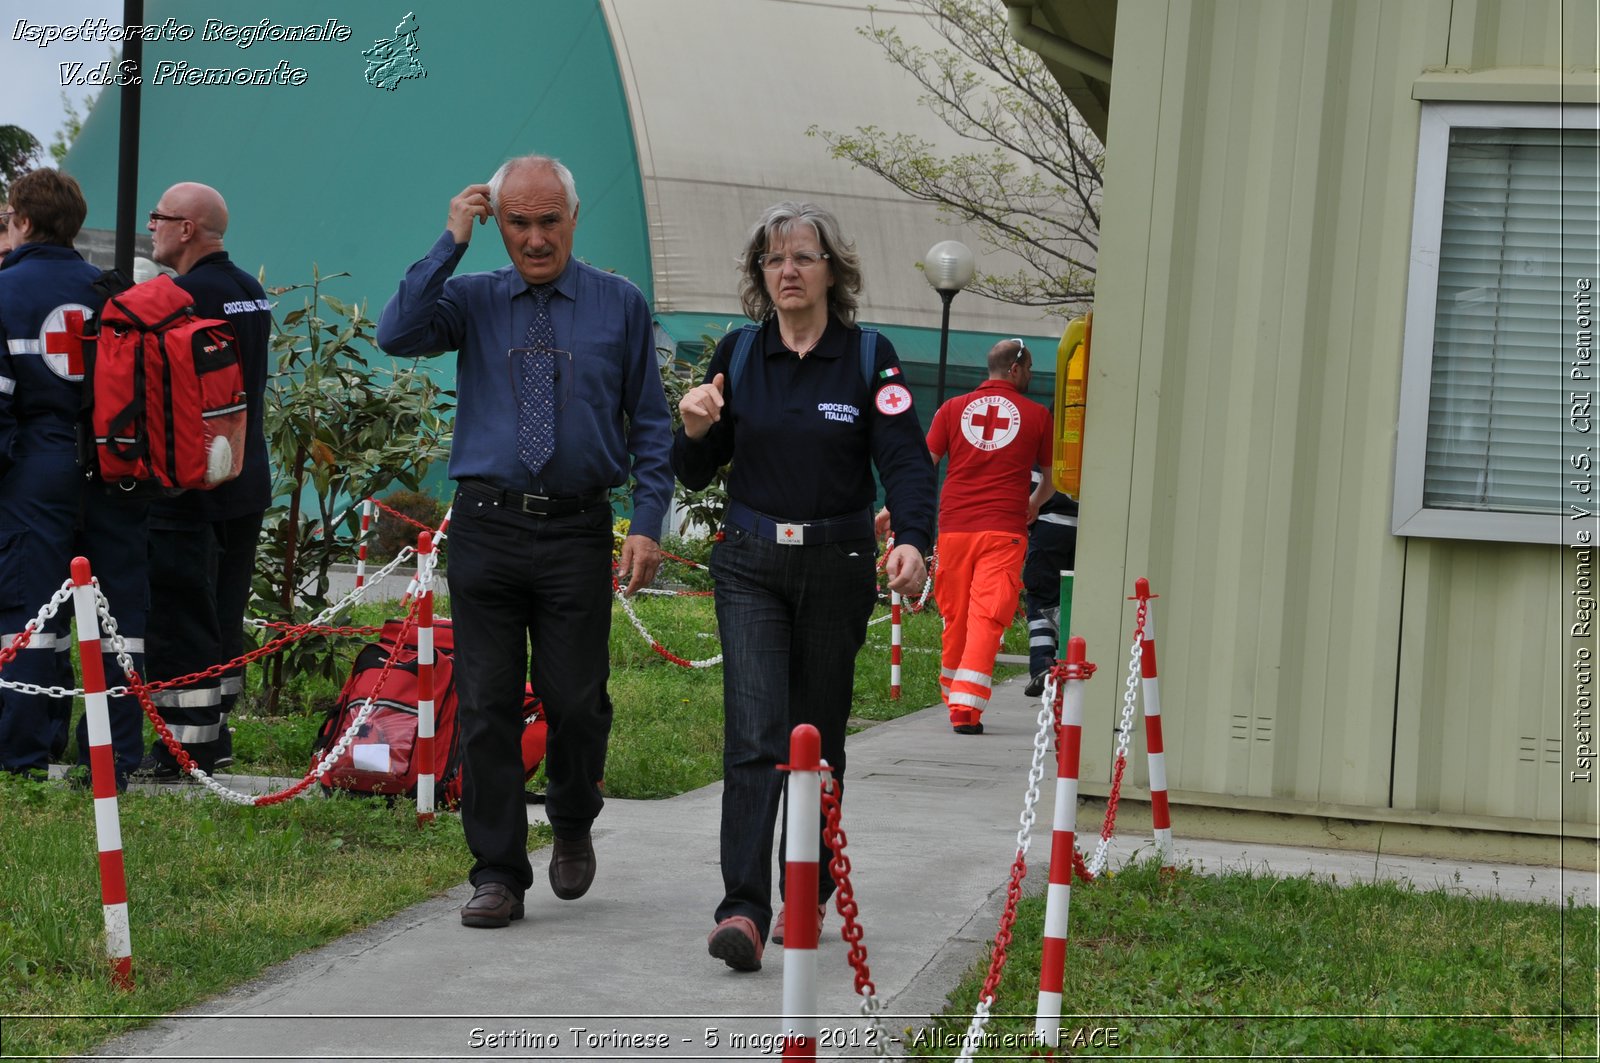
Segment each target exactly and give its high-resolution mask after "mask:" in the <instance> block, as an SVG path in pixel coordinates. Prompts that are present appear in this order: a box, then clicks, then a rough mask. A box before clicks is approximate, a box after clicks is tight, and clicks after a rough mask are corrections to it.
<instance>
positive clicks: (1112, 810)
mask: <svg viewBox="0 0 1600 1063" xmlns="http://www.w3.org/2000/svg"><path fill="white" fill-rule="evenodd" d="M1146 608H1147V607H1146V605H1145V603H1144V602H1140V603H1139V614H1138V620H1137V623H1135V624H1134V631H1133V646H1132V648H1131V649H1130V650H1129V652H1128V681H1127V684H1126V686H1125V687H1124V689H1123V691H1122V723H1121V725H1120V726H1119V727H1118V728H1117V755H1116V759H1115V761H1114V764H1115V765H1116V768H1115V772H1116V774H1115V780H1116V781H1115V782H1114V783H1113V785H1112V791H1111V797H1110V798H1109V799H1108V800H1107V802H1106V824H1105V829H1103V830H1102V831H1101V832H1100V840H1099V841H1098V842H1096V843H1095V847H1094V855H1093V856H1091V857H1090V858H1089V874H1090V875H1091V876H1098V875H1099V874H1100V872H1101V871H1103V870H1105V866H1106V851H1107V850H1108V849H1109V848H1110V847H1111V832H1112V830H1113V828H1114V827H1115V825H1116V814H1117V794H1118V791H1119V790H1120V789H1121V786H1120V783H1121V781H1122V768H1123V766H1124V765H1126V764H1127V763H1128V742H1129V740H1130V739H1131V738H1132V737H1133V710H1134V705H1135V702H1137V700H1138V697H1139V693H1138V692H1139V653H1140V649H1141V647H1142V645H1143V643H1144V618H1145V610H1146Z"/></svg>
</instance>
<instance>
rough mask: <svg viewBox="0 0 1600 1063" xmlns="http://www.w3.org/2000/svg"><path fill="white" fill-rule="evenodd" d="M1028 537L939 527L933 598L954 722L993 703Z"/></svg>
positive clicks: (943, 687)
mask: <svg viewBox="0 0 1600 1063" xmlns="http://www.w3.org/2000/svg"><path fill="white" fill-rule="evenodd" d="M1027 552H1028V537H1027V536H1026V535H1018V534H1016V533H1015V532H999V531H976V532H940V533H939V567H938V570H937V571H936V572H935V573H934V577H933V594H934V599H935V600H936V601H937V602H938V604H939V613H940V615H942V616H943V617H944V642H943V649H942V650H941V651H940V662H939V663H940V669H939V688H940V692H941V693H942V695H943V697H944V703H945V707H946V708H948V709H949V710H950V723H951V725H952V726H961V725H964V724H976V723H978V722H980V721H981V720H982V718H983V709H984V706H986V705H988V704H989V689H990V687H991V686H992V685H993V682H994V659H995V655H996V654H998V653H999V652H1000V639H1001V637H1002V636H1003V635H1004V634H1005V630H1006V628H1007V627H1009V626H1010V624H1011V619H1012V617H1014V616H1015V615H1016V613H1017V595H1018V593H1019V592H1020V591H1021V590H1022V561H1023V558H1024V557H1025V556H1026V554H1027Z"/></svg>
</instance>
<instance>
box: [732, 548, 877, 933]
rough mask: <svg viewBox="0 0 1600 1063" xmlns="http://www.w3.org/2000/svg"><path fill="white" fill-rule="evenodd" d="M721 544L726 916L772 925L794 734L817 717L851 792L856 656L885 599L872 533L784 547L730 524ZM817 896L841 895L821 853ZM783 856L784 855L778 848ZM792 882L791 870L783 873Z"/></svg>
mask: <svg viewBox="0 0 1600 1063" xmlns="http://www.w3.org/2000/svg"><path fill="white" fill-rule="evenodd" d="M723 534H724V538H723V540H722V542H720V543H718V544H717V545H716V546H715V547H714V548H713V549H712V551H711V575H712V578H713V579H715V580H716V606H717V628H718V630H719V631H720V632H721V635H722V653H723V662H722V670H723V671H722V704H723V750H722V769H723V784H722V846H721V848H722V883H723V890H724V896H723V898H722V903H721V904H719V905H718V906H717V912H716V918H717V920H718V921H719V922H720V921H721V920H723V919H726V918H728V917H729V916H732V915H742V916H746V917H747V918H749V919H750V920H752V921H753V922H754V923H755V924H756V927H757V929H758V931H759V932H760V934H761V935H762V937H763V939H764V938H765V937H766V933H767V928H768V926H769V925H770V924H771V922H772V836H773V830H774V826H775V824H776V822H777V818H778V812H779V806H780V804H781V800H780V799H781V797H782V795H783V792H784V783H785V780H786V779H787V776H786V775H785V774H784V773H783V772H781V771H779V770H778V765H779V764H783V763H787V762H788V759H789V732H790V731H791V730H793V729H794V727H796V726H797V725H799V724H802V723H809V724H812V725H813V726H815V727H816V728H817V730H818V732H819V733H820V734H821V736H822V756H823V758H824V759H825V760H826V761H827V762H828V765H829V767H830V768H831V769H832V771H833V777H834V779H835V780H837V781H838V783H839V785H840V787H841V789H840V791H839V792H840V794H841V796H842V785H843V779H844V767H845V755H844V734H845V725H846V723H847V722H848V720H849V718H850V698H851V692H852V690H853V688H854V685H855V670H856V654H857V653H858V652H859V651H860V649H861V645H862V643H863V642H865V641H866V637H867V617H868V616H869V615H870V614H871V612H872V606H873V602H874V601H875V600H876V598H877V586H876V580H875V577H874V568H875V560H874V553H875V549H874V544H873V543H872V541H871V540H863V541H861V542H852V543H834V544H827V545H821V546H780V545H778V544H777V543H774V542H769V541H768V540H766V539H762V538H759V537H758V536H755V535H752V534H749V533H747V532H744V531H740V530H739V529H737V528H727V529H725V530H724V533H723ZM820 853H821V860H822V861H823V864H822V867H821V868H820V870H819V876H818V879H819V896H818V900H819V901H826V900H827V899H828V898H829V897H830V896H832V895H833V879H832V876H831V875H830V874H829V873H828V868H827V863H826V861H827V860H828V858H829V851H828V849H827V848H826V847H824V848H823V849H821V850H820ZM779 857H780V862H781V859H782V854H781V853H780V854H779ZM778 881H779V889H780V890H781V889H782V882H783V877H782V872H781V871H780V873H779V880H778Z"/></svg>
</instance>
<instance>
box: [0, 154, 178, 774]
mask: <svg viewBox="0 0 1600 1063" xmlns="http://www.w3.org/2000/svg"><path fill="white" fill-rule="evenodd" d="M9 210H10V215H11V216H10V218H9V219H8V222H9V226H10V235H11V241H12V243H13V245H14V246H13V249H12V250H11V251H10V252H9V253H8V254H7V255H6V257H5V261H4V263H3V264H0V341H3V348H0V632H3V636H0V638H3V642H4V644H5V645H7V646H9V645H12V644H14V642H15V640H16V638H17V636H18V635H19V634H20V633H21V631H22V628H23V626H24V625H25V624H26V623H27V621H28V620H30V619H32V618H33V617H34V616H36V615H37V614H38V612H39V610H40V607H41V606H43V605H44V604H45V603H46V602H47V601H49V599H50V597H51V595H53V594H54V593H55V592H56V591H57V590H58V589H60V587H61V585H62V584H63V583H64V582H65V581H66V580H67V579H68V577H69V576H70V571H69V567H70V563H71V560H72V558H73V557H74V556H75V555H79V554H81V555H83V556H86V557H87V558H88V559H89V563H90V565H91V567H92V569H93V571H94V574H95V575H96V576H97V577H98V578H99V580H100V588H101V591H102V593H104V594H105V596H106V598H107V599H108V600H109V602H110V611H111V615H112V617H113V619H114V620H115V622H116V624H117V628H118V631H119V632H120V633H121V635H122V636H123V638H124V640H125V643H126V647H127V649H128V650H129V652H130V653H131V654H132V656H133V664H134V667H135V668H140V669H142V668H143V666H144V662H143V655H144V623H145V608H146V603H147V598H148V593H149V592H148V587H147V581H146V576H145V529H146V519H147V516H148V512H149V504H148V503H146V502H142V501H135V500H130V499H126V498H119V497H116V496H115V495H112V494H109V493H107V491H106V489H105V488H104V486H103V485H102V484H100V483H99V482H98V481H90V480H88V479H85V477H84V475H83V469H82V468H81V466H80V465H79V462H78V426H79V412H80V408H81V406H82V401H83V350H82V343H81V336H82V332H83V328H84V326H85V324H86V323H88V322H89V321H91V320H92V319H93V318H94V316H95V314H96V313H97V312H98V311H99V309H100V306H101V303H102V302H103V299H102V297H101V296H100V295H99V294H98V293H97V292H96V291H95V288H94V287H93V285H94V282H95V280H96V278H98V277H99V275H100V271H99V270H97V269H95V268H94V267H93V266H91V265H89V263H87V262H85V261H84V260H83V259H82V257H80V256H79V255H78V253H77V252H76V251H74V250H73V249H72V241H73V240H74V239H75V238H76V237H77V235H78V230H79V229H80V228H81V227H82V226H83V219H84V218H85V217H86V216H87V214H88V206H87V205H86V204H85V203H84V199H83V193H82V191H81V190H79V188H78V183H77V182H76V181H74V180H73V179H72V178H71V177H69V176H67V175H66V174H63V173H60V172H59V171H57V170H52V169H40V170H34V171H33V172H31V173H28V174H24V175H23V176H22V177H20V178H18V179H17V181H16V183H14V184H13V185H12V186H11V190H10V203H9ZM69 618H70V606H66V605H64V606H63V607H62V608H61V609H59V610H58V611H57V613H56V616H55V619H54V620H53V621H52V622H51V624H50V625H49V626H48V627H47V628H46V629H44V630H41V631H39V632H37V633H36V634H35V635H34V636H33V637H32V639H30V640H29V642H28V645H27V647H26V648H25V649H23V650H21V651H20V652H18V654H17V656H16V658H15V660H13V661H12V662H11V663H10V664H8V665H7V666H6V667H5V670H4V672H3V675H0V678H4V679H8V680H11V681H14V682H25V683H33V684H38V685H40V686H63V687H69V688H70V687H71V686H72V685H73V683H72V672H71V669H70V667H69V666H68V656H67V651H68V650H69V648H70V646H69V644H68V635H67V621H68V620H69ZM106 648H107V650H108V651H109V650H110V644H109V642H108V643H107V646H106ZM105 666H106V678H107V681H108V682H109V683H111V684H112V685H116V684H117V683H118V682H119V681H120V680H121V678H122V674H123V673H122V670H121V668H120V667H119V666H118V665H117V662H116V660H115V658H114V657H113V656H111V654H110V653H109V652H108V653H107V654H106V660H105ZM66 711H67V706H64V705H63V704H62V699H51V698H48V697H45V696H44V695H40V694H25V693H22V692H20V691H18V690H16V689H12V688H3V689H0V768H4V769H5V770H7V771H14V772H29V773H32V772H43V771H44V770H45V768H46V766H47V763H48V760H49V758H50V757H51V756H52V755H53V754H54V755H59V753H60V752H61V750H62V749H64V747H65V745H66V723H67V720H66V716H65V712H66ZM141 718H142V717H141V713H140V711H139V707H138V703H137V702H136V701H134V700H133V699H132V698H128V697H122V698H115V699H113V700H112V702H111V738H112V748H113V752H114V762H115V767H116V773H117V781H118V784H119V786H120V785H121V784H122V783H123V782H124V781H125V779H126V777H127V775H128V773H129V772H131V771H133V770H134V769H135V768H137V767H138V764H139V758H140V754H141V753H142V752H143V746H144V742H143V738H142V735H141V731H140V720H141ZM88 757H89V751H88V729H87V725H86V724H85V722H84V721H82V720H80V721H79V726H78V761H79V763H81V764H87V763H88Z"/></svg>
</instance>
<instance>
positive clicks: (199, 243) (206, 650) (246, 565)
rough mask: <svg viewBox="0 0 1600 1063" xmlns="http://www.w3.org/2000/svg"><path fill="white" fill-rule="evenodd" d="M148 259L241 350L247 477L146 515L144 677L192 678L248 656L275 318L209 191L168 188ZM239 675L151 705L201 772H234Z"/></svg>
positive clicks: (162, 755)
mask: <svg viewBox="0 0 1600 1063" xmlns="http://www.w3.org/2000/svg"><path fill="white" fill-rule="evenodd" d="M148 228H149V230H150V233H151V236H152V237H153V239H154V242H155V260H156V262H157V263H159V264H160V265H163V266H166V267H168V268H170V269H172V270H175V271H176V272H177V274H178V276H177V285H178V287H180V288H182V289H183V290H184V291H186V292H188V293H189V294H190V295H191V296H193V297H194V305H195V309H196V311H198V312H199V314H200V316H201V317H214V318H226V319H227V320H228V321H229V322H230V323H231V324H232V325H233V331H234V335H235V337H236V338H237V340H238V351H239V361H240V367H241V368H242V369H243V370H244V386H245V401H246V406H247V412H246V423H245V451H244V467H243V468H242V469H241V470H240V473H239V475H238V476H237V477H235V478H234V479H232V480H229V481H228V482H227V483H224V484H219V485H218V486H216V487H214V488H212V489H211V490H209V491H187V492H185V493H183V494H181V495H178V496H177V497H176V498H164V499H160V500H158V501H157V502H155V503H154V505H153V506H152V507H151V511H150V624H149V630H148V631H147V632H146V638H147V655H148V658H149V678H150V679H153V680H157V679H176V678H180V677H183V676H187V675H194V674H195V673H197V672H201V671H204V670H205V669H207V668H210V667H211V666H212V665H215V664H218V663H220V662H223V661H233V660H237V659H238V658H239V657H240V656H241V655H242V654H243V652H244V613H245V607H246V605H248V603H249V601H250V578H251V575H252V573H253V571H254V569H255V558H256V544H257V542H258V541H259V540H260V538H261V522H262V517H263V516H264V514H265V513H266V509H267V506H268V505H269V504H270V503H271V502H272V474H271V472H270V470H269V469H268V466H267V437H266V433H265V431H264V430H263V428H262V401H263V397H264V395H265V393H266V388H267V356H268V344H269V341H270V337H271V329H272V307H271V304H270V303H269V302H268V301H267V295H266V292H264V291H262V289H261V285H260V284H259V283H258V282H257V281H256V279H255V278H254V277H252V276H250V274H248V273H246V272H245V271H244V270H242V269H240V268H239V267H238V266H236V265H234V264H233V262H232V261H231V260H230V259H229V258H228V252H227V251H225V250H223V247H222V241H223V236H224V234H225V233H226V232H227V230H228V205H227V204H226V203H225V202H223V199H222V196H221V194H220V193H218V192H217V190H216V189H214V188H211V187H209V186H207V185H202V184H195V183H192V182H185V183H183V184H176V185H173V186H172V187H171V188H169V189H167V191H166V192H165V193H164V194H163V195H162V197H161V199H160V201H159V202H157V203H156V209H155V210H152V211H151V212H150V223H149V226H148ZM243 678H244V669H243V667H236V668H233V669H230V670H229V671H228V672H227V673H226V674H225V675H223V676H222V677H220V679H219V678H211V679H205V680H201V681H199V682H196V683H190V684H187V685H185V686H182V687H176V688H173V689H169V690H160V691H157V692H156V693H155V694H153V695H152V696H151V697H152V700H153V701H154V702H155V705H156V708H157V710H159V711H160V713H161V715H162V718H163V719H165V720H166V721H167V723H168V724H169V725H170V726H171V728H172V734H173V737H174V738H176V739H177V740H178V741H179V742H181V743H182V744H183V747H184V749H185V750H187V751H188V753H189V755H190V756H191V757H193V758H194V761H195V763H196V764H197V765H198V766H199V767H200V769H201V770H202V771H205V772H206V773H208V774H209V773H211V772H213V771H215V770H216V769H217V768H219V767H225V766H226V765H228V764H230V763H232V761H233V744H232V742H231V740H230V736H229V734H228V725H227V720H228V710H229V709H230V708H231V707H232V705H233V703H234V701H235V700H237V698H238V696H239V690H240V687H241V685H242V682H243ZM179 774H180V773H179V771H178V765H177V761H176V759H175V758H174V757H173V755H172V753H171V752H170V751H169V750H168V749H167V747H166V746H165V745H164V744H163V743H161V742H160V741H157V742H156V743H155V744H154V745H152V746H151V749H150V755H149V756H148V757H147V758H146V759H145V762H144V764H143V765H141V769H140V775H141V776H145V777H148V778H153V779H156V780H158V781H167V780H174V779H177V778H179Z"/></svg>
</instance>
